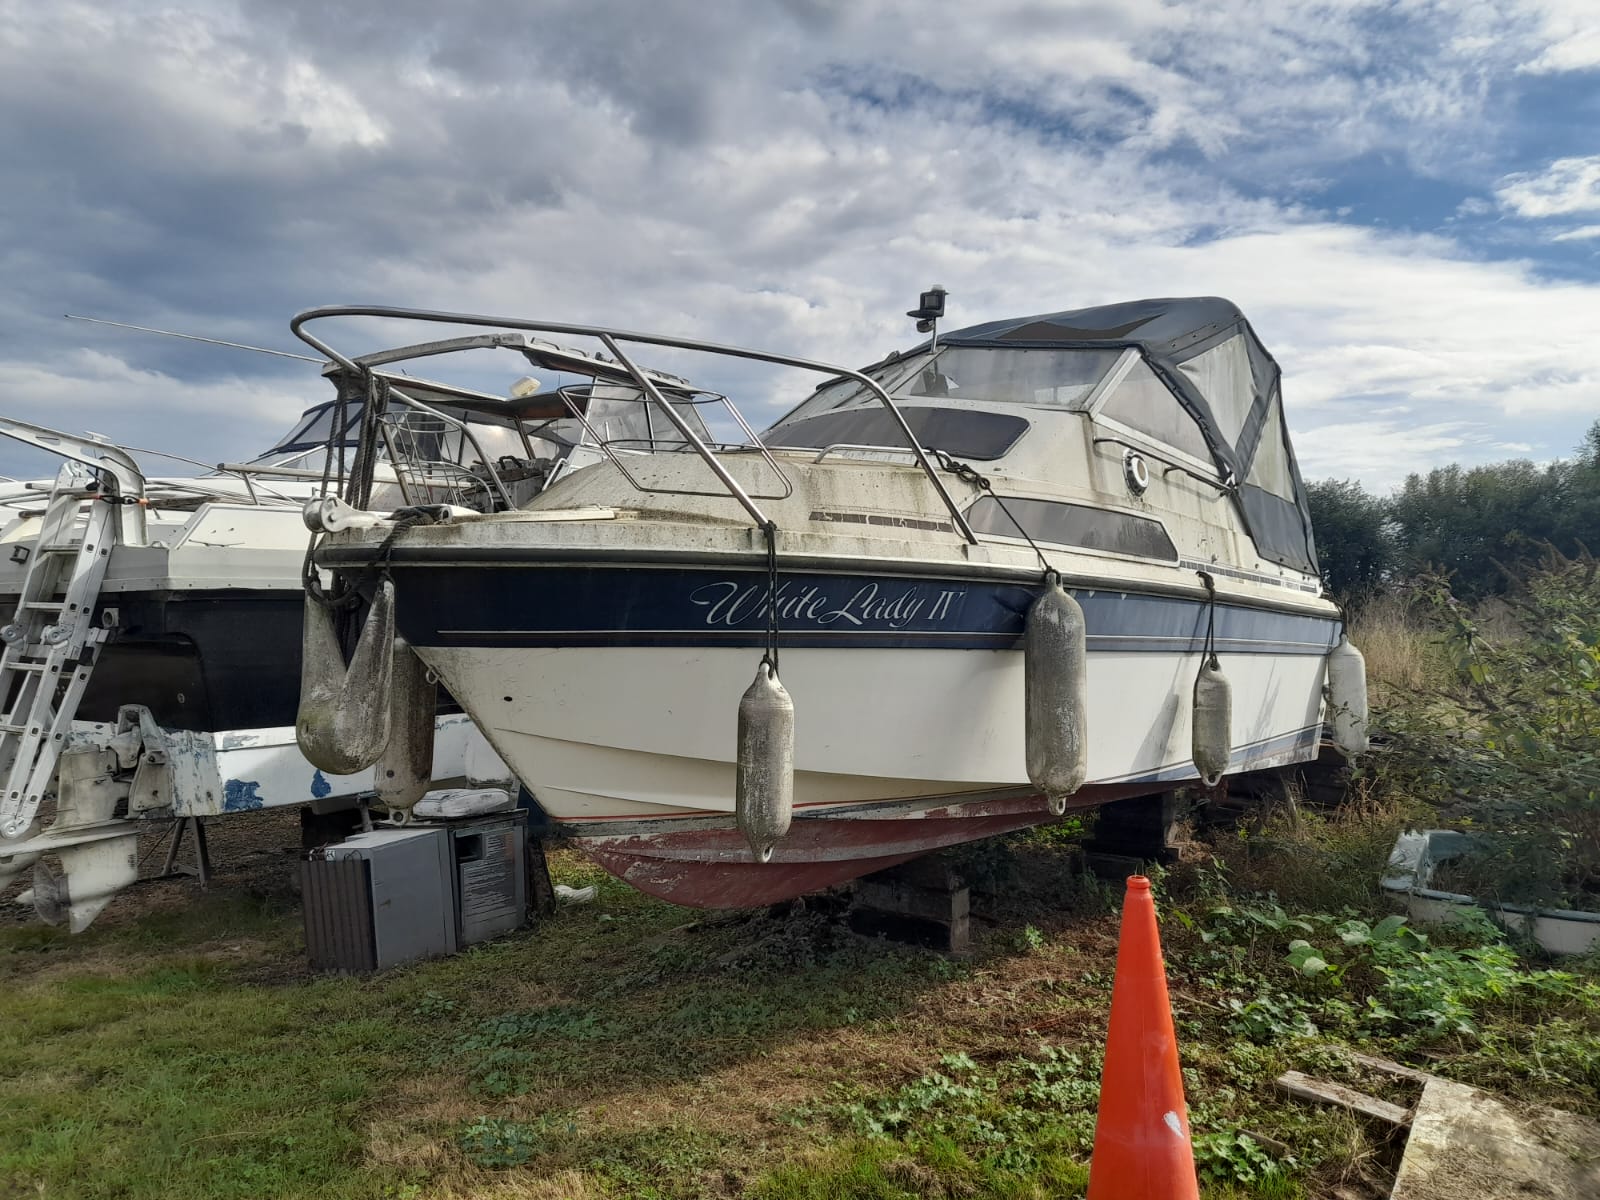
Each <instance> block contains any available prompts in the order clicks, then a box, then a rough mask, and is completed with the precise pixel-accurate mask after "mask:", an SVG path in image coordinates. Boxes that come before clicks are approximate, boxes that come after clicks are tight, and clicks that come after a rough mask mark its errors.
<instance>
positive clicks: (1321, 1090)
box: [1278, 1071, 1411, 1125]
mask: <svg viewBox="0 0 1600 1200" xmlns="http://www.w3.org/2000/svg"><path fill="white" fill-rule="evenodd" d="M1278 1086H1279V1087H1281V1088H1282V1089H1283V1090H1284V1091H1286V1092H1288V1093H1289V1094H1290V1095H1291V1096H1294V1097H1295V1098H1296V1099H1299V1100H1311V1101H1314V1102H1316V1103H1318V1104H1337V1105H1339V1106H1340V1107H1341V1108H1348V1109H1350V1110H1351V1111H1352V1112H1358V1113H1360V1114H1361V1115H1362V1116H1366V1117H1373V1118H1375V1119H1377V1120H1379V1121H1385V1122H1387V1123H1388V1124H1390V1125H1408V1124H1410V1122H1411V1114H1410V1113H1409V1112H1407V1111H1406V1110H1405V1109H1403V1108H1401V1107H1400V1106H1399V1105H1398V1104H1390V1103H1389V1102H1388V1101H1387V1100H1379V1099H1378V1098H1377V1097H1376V1096H1369V1095H1367V1094H1366V1093H1365V1092H1358V1091H1356V1090H1355V1089H1354V1088H1348V1087H1345V1086H1344V1085H1343V1084H1339V1083H1329V1082H1328V1081H1327V1080H1324V1079H1312V1078H1311V1077H1310V1076H1309V1075H1302V1074H1301V1073H1300V1072H1299V1071H1285V1072H1284V1073H1283V1074H1282V1075H1280V1076H1278Z"/></svg>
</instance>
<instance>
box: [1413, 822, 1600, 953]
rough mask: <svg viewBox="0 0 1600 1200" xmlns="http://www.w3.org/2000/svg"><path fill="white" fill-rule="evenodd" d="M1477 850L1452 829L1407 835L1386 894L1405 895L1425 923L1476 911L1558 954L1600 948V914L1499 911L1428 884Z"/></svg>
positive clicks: (1516, 908)
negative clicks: (1439, 872) (1444, 865)
mask: <svg viewBox="0 0 1600 1200" xmlns="http://www.w3.org/2000/svg"><path fill="white" fill-rule="evenodd" d="M1471 847H1472V838H1471V837H1469V836H1468V835H1467V834H1464V833H1457V832H1455V831H1454V830H1450V829H1424V830H1422V831H1421V832H1416V831H1411V832H1407V833H1402V834H1401V835H1400V840H1399V841H1397V842H1395V844H1394V850H1393V852H1392V853H1391V854H1390V855H1389V866H1388V869H1387V871H1386V873H1385V874H1384V877H1383V880H1382V883H1383V887H1384V890H1386V891H1389V892H1394V893H1395V894H1396V895H1400V896H1403V897H1405V903H1406V911H1407V912H1408V913H1409V914H1410V915H1411V917H1412V919H1413V920H1415V921H1418V922H1420V923H1432V924H1441V923H1445V922H1449V921H1452V920H1455V919H1457V918H1458V917H1459V916H1461V915H1462V914H1464V913H1466V912H1468V911H1469V910H1471V909H1475V908H1476V909H1481V910H1482V911H1483V912H1485V913H1487V914H1488V915H1489V916H1490V917H1491V918H1492V919H1494V920H1495V921H1498V922H1499V923H1500V924H1501V925H1503V926H1504V927H1505V928H1506V929H1508V930H1510V931H1511V932H1513V933H1518V934H1527V933H1530V932H1531V933H1532V935H1533V940H1534V941H1535V942H1537V943H1538V944H1539V945H1540V946H1542V947H1543V948H1544V949H1546V950H1548V951H1549V952H1550V953H1552V954H1586V953H1588V952H1589V951H1591V950H1593V949H1594V948H1595V947H1596V946H1600V912H1578V911H1576V910H1573V909H1564V908H1558V909H1533V908H1528V907H1527V906H1525V905H1520V904H1506V905H1502V906H1500V907H1494V906H1491V905H1488V904H1480V903H1479V902H1478V901H1477V900H1476V899H1474V898H1473V897H1471V896H1464V895H1462V894H1461V893H1459V892H1441V891H1438V890H1437V889H1435V888H1430V887H1429V886H1428V881H1429V880H1430V879H1431V878H1432V877H1433V872H1434V869H1435V868H1436V867H1438V866H1439V865H1440V864H1441V863H1445V862H1448V861H1450V860H1451V859H1453V858H1460V857H1461V856H1462V855H1463V854H1465V853H1466V852H1467V851H1468V850H1469V849H1471ZM1530 926H1531V930H1530Z"/></svg>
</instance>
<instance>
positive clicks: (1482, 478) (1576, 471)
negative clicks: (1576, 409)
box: [1306, 420, 1600, 604]
mask: <svg viewBox="0 0 1600 1200" xmlns="http://www.w3.org/2000/svg"><path fill="white" fill-rule="evenodd" d="M1306 490H1307V493H1308V494H1309V496H1310V500H1311V519H1312V528H1313V530H1314V532H1315V534H1316V541H1317V557H1318V559H1319V561H1320V563H1321V567H1322V577H1323V580H1324V582H1325V583H1326V584H1327V586H1328V588H1329V590H1330V591H1332V592H1333V594H1334V595H1335V596H1336V597H1337V598H1339V599H1340V600H1341V601H1343V602H1345V603H1347V604H1359V603H1361V602H1362V601H1363V600H1365V599H1367V598H1369V597H1371V596H1372V595H1374V594H1375V593H1377V592H1380V591H1383V590H1384V589H1386V588H1388V587H1390V586H1392V585H1394V584H1396V583H1398V582H1402V581H1404V580H1406V579H1408V578H1413V577H1415V576H1416V575H1418V574H1421V573H1423V572H1425V571H1435V570H1442V571H1444V572H1446V573H1447V574H1448V575H1449V576H1450V580H1451V589H1452V591H1454V593H1455V594H1456V595H1457V596H1460V597H1462V598H1463V599H1477V598H1480V597H1483V596H1487V595H1491V594H1494V593H1497V592H1501V591H1504V590H1506V588H1507V587H1508V585H1509V581H1508V580H1507V578H1506V575H1505V571H1506V569H1514V568H1515V567H1516V566H1517V564H1518V563H1519V562H1521V561H1523V560H1526V559H1529V558H1531V557H1534V556H1536V555H1537V554H1539V553H1540V552H1541V551H1542V550H1543V549H1544V548H1545V547H1546V546H1554V547H1555V548H1556V549H1558V550H1560V551H1561V552H1562V553H1563V554H1566V555H1569V556H1570V555H1574V554H1579V553H1582V552H1583V551H1585V550H1588V551H1593V552H1596V553H1600V420H1597V421H1596V422H1595V423H1594V424H1593V425H1592V426H1590V428H1589V432H1588V433H1587V434H1586V435H1585V437H1584V440H1583V442H1582V444H1581V445H1579V446H1578V448H1577V450H1576V451H1575V452H1574V453H1573V456H1572V457H1571V458H1567V459H1558V460H1557V461H1555V462H1553V463H1550V464H1549V465H1547V466H1538V465H1536V464H1534V463H1532V462H1529V461H1527V460H1526V459H1514V460H1511V461H1509V462H1501V463H1491V464H1489V465H1487V466H1481V467H1465V468H1464V467H1461V466H1457V465H1455V464H1451V465H1450V466H1448V467H1435V468H1434V469H1433V470H1431V471H1429V472H1428V473H1427V474H1426V475H1418V474H1414V475H1410V476H1407V478H1406V482H1405V486H1403V487H1402V488H1400V490H1399V491H1397V492H1396V493H1394V494H1393V495H1391V496H1378V495H1374V494H1373V493H1371V492H1368V491H1367V490H1366V489H1365V488H1363V487H1362V486H1361V484H1360V482H1359V481H1356V480H1350V479H1324V480H1320V481H1318V482H1316V483H1311V484H1308V485H1307V488H1306Z"/></svg>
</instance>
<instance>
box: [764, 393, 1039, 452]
mask: <svg viewBox="0 0 1600 1200" xmlns="http://www.w3.org/2000/svg"><path fill="white" fill-rule="evenodd" d="M900 412H901V414H902V415H903V416H904V417H905V419H906V424H907V425H909V426H910V427H911V432H912V433H914V434H915V435H916V438H917V441H918V442H920V443H921V444H922V445H923V446H927V447H931V448H932V449H935V450H943V451H944V452H945V453H946V454H953V455H955V456H956V457H957V458H980V459H992V458H1000V457H1002V456H1004V455H1005V454H1007V453H1008V452H1009V451H1010V450H1011V447H1012V446H1015V445H1016V444H1017V439H1018V438H1020V437H1021V436H1022V435H1023V434H1024V433H1026V432H1027V430H1028V422H1027V421H1025V420H1024V419H1023V418H1021V417H1015V416H1012V415H1011V414H1009V413H997V412H985V411H984V410H982V409H975V408H920V407H913V406H907V407H905V408H902V409H901V410H900ZM762 440H763V441H765V442H766V444H767V445H768V446H773V447H803V448H806V449H817V450H825V449H827V448H828V447H829V446H886V447H890V448H894V447H900V446H905V445H906V436H905V434H904V433H902V432H901V431H900V426H899V424H898V423H897V422H896V421H895V419H894V417H893V416H892V415H891V414H890V413H889V411H888V410H887V409H885V408H883V407H881V406H879V405H869V406H867V407H865V408H850V409H846V410H845V411H843V412H831V413H823V414H822V415H821V416H815V417H807V418H805V419H804V420H800V421H795V420H788V421H785V422H784V423H783V424H782V425H778V426H776V427H774V428H772V429H769V430H768V431H767V432H766V434H765V435H764V437H763V439H762ZM907 449H909V447H907Z"/></svg>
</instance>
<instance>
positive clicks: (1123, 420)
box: [1100, 359, 1211, 463]
mask: <svg viewBox="0 0 1600 1200" xmlns="http://www.w3.org/2000/svg"><path fill="white" fill-rule="evenodd" d="M1100 412H1101V413H1102V414H1103V415H1104V416H1106V417H1109V418H1110V419H1111V420H1113V421H1116V422H1118V423H1119V424H1122V425H1126V426H1127V427H1128V428H1129V429H1135V430H1138V431H1139V432H1140V433H1143V434H1146V435H1148V436H1149V437H1152V438H1154V439H1155V440H1156V441H1158V442H1161V443H1163V444H1164V445H1168V446H1171V447H1172V448H1173V449H1175V450H1182V451H1183V452H1184V453H1185V454H1188V455H1190V456H1192V457H1194V458H1198V459H1199V460H1200V461H1201V462H1207V463H1208V462H1210V461H1211V452H1210V451H1209V450H1208V449H1207V448H1206V439H1205V437H1204V435H1203V434H1201V432H1200V426H1199V425H1197V424H1195V420H1194V418H1193V417H1191V416H1190V415H1189V412H1188V410H1187V409H1185V408H1184V407H1183V406H1182V405H1181V404H1179V403H1178V398H1177V397H1176V396H1174V395H1173V394H1172V391H1171V389H1169V388H1168V387H1167V385H1166V384H1164V383H1162V382H1161V379H1160V377H1159V376H1157V375H1156V373H1155V372H1154V371H1152V370H1151V369H1150V364H1149V363H1147V362H1145V361H1144V360H1143V359H1140V360H1139V361H1138V362H1136V363H1134V364H1133V368H1132V370H1130V371H1129V372H1128V373H1127V375H1125V376H1123V378H1122V381H1121V382H1120V383H1118V384H1117V385H1116V387H1114V388H1112V389H1111V394H1110V395H1109V396H1107V397H1106V401H1105V403H1104V404H1103V405H1101V407H1100Z"/></svg>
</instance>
